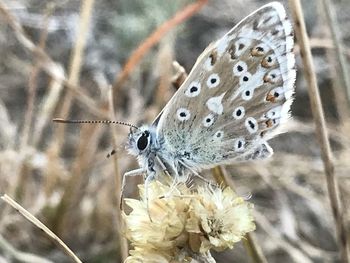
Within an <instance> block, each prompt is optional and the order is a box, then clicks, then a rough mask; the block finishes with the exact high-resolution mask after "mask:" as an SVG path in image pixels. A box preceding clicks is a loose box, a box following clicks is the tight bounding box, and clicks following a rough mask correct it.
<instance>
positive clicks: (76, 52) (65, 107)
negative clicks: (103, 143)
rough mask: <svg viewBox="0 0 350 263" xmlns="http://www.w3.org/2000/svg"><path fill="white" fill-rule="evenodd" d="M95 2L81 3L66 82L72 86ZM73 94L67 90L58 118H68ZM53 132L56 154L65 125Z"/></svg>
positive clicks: (77, 77) (61, 143)
mask: <svg viewBox="0 0 350 263" xmlns="http://www.w3.org/2000/svg"><path fill="white" fill-rule="evenodd" d="M94 3H95V0H86V1H81V10H80V19H79V30H78V35H77V39H76V41H75V45H74V49H73V54H72V57H71V62H70V68H69V77H68V81H69V82H70V83H72V84H73V85H78V84H79V77H80V71H81V67H82V61H83V52H84V49H85V45H86V40H87V33H88V30H89V25H90V19H91V16H92V11H93V7H94ZM73 99H74V96H73V93H72V91H71V90H67V93H66V95H65V97H64V98H63V100H62V101H63V103H62V108H61V110H60V113H59V116H60V118H64V119H66V118H67V117H68V114H69V111H70V108H71V106H72V103H73ZM56 127H57V130H56V131H55V137H56V142H57V143H58V148H57V150H58V154H59V153H60V152H61V148H62V145H63V140H64V133H65V125H58V126H56Z"/></svg>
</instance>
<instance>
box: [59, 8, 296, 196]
mask: <svg viewBox="0 0 350 263" xmlns="http://www.w3.org/2000/svg"><path fill="white" fill-rule="evenodd" d="M293 46H294V38H293V29H292V25H291V23H290V21H289V20H288V18H287V16H286V12H285V9H284V7H283V5H282V4H280V3H278V2H272V3H270V4H267V5H265V6H263V7H261V8H260V9H258V10H256V11H255V12H253V13H252V14H250V15H249V16H247V17H246V18H244V19H243V20H242V21H241V22H239V23H238V24H237V25H236V26H235V27H233V28H232V29H231V30H230V31H229V32H228V33H227V34H225V35H224V36H223V37H222V38H220V39H219V40H217V41H216V42H214V43H212V44H210V45H209V46H208V47H207V48H206V49H205V50H204V51H203V53H202V54H201V55H200V56H199V57H198V59H197V61H196V63H195V65H194V66H193V68H192V70H191V72H190V74H189V75H188V77H187V78H186V80H185V81H184V83H183V84H182V85H181V87H180V88H179V89H178V90H177V92H176V93H175V94H174V95H173V97H172V98H171V99H170V101H169V102H168V103H167V104H166V106H165V107H164V109H163V110H162V111H161V113H160V114H159V115H158V116H157V117H156V119H155V120H154V121H153V123H152V124H151V125H145V126H142V127H136V126H132V125H130V126H132V127H131V128H130V133H129V136H128V150H129V153H131V154H132V155H135V156H136V157H137V158H138V161H139V165H140V168H139V169H136V170H133V171H129V172H127V173H126V174H125V175H124V178H123V182H124V183H123V188H124V186H125V180H124V179H125V177H126V176H133V175H139V174H144V175H146V180H145V189H146V190H147V184H148V183H149V182H150V181H151V180H153V179H155V178H156V177H157V175H159V174H161V173H164V172H165V173H167V174H169V175H170V176H171V177H173V178H174V179H176V180H181V178H188V176H189V175H191V174H194V175H199V172H200V171H202V170H204V169H209V168H212V167H215V166H217V165H222V164H230V163H233V162H237V161H247V160H257V159H265V158H268V157H269V156H271V155H272V154H273V150H272V148H271V147H270V146H269V144H268V142H267V141H268V140H269V139H271V138H272V137H273V136H275V135H276V134H278V129H277V128H278V127H280V125H281V124H282V123H284V122H286V121H287V120H288V118H289V115H290V114H289V111H290V106H291V103H292V101H293V94H294V83H295V78H296V69H295V57H294V54H293ZM56 121H57V120H56ZM104 122H105V123H113V121H104ZM114 123H116V122H114Z"/></svg>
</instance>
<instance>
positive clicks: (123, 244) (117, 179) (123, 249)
mask: <svg viewBox="0 0 350 263" xmlns="http://www.w3.org/2000/svg"><path fill="white" fill-rule="evenodd" d="M108 104H109V112H110V119H111V120H115V119H116V118H115V111H114V104H113V96H112V87H110V90H109V91H108ZM110 129H111V133H112V143H113V148H114V149H117V147H118V143H117V141H118V140H117V131H116V129H115V125H110ZM118 155H119V153H118V152H117V151H116V152H115V153H114V155H113V156H112V158H113V165H114V186H113V189H114V193H115V199H116V203H117V206H116V207H117V220H116V229H117V231H118V234H119V245H120V255H121V262H124V261H125V259H126V258H127V256H128V250H129V249H128V242H127V240H126V238H125V237H124V236H123V233H122V229H124V222H123V220H122V217H121V213H120V211H119V209H120V207H121V205H120V204H119V202H122V200H120V196H121V194H120V191H121V173H120V169H119V163H118Z"/></svg>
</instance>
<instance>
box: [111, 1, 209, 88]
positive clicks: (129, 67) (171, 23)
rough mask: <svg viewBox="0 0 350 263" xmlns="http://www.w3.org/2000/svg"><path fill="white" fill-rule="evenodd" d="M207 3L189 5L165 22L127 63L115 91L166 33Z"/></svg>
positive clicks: (115, 83) (200, 2) (117, 79)
mask: <svg viewBox="0 0 350 263" xmlns="http://www.w3.org/2000/svg"><path fill="white" fill-rule="evenodd" d="M207 2H208V0H197V1H196V2H195V3H193V4H189V5H188V6H186V7H185V8H184V9H182V10H180V11H179V12H177V13H176V14H175V15H174V16H173V17H172V18H171V19H169V20H167V21H165V22H164V23H163V24H162V25H160V26H159V27H158V28H157V29H156V30H155V31H154V32H153V33H152V34H151V35H150V36H149V37H148V38H147V39H145V40H144V41H143V42H142V43H141V44H140V45H139V46H138V48H137V49H136V50H135V51H134V52H133V53H132V54H131V56H130V57H129V59H128V61H127V62H126V63H125V65H124V67H123V70H122V71H121V72H120V73H119V74H118V75H117V77H116V79H115V82H114V84H113V90H115V91H117V90H118V89H120V88H121V86H122V85H123V83H124V82H125V81H126V80H127V78H128V77H129V75H130V73H131V72H132V71H133V69H134V68H135V67H136V65H137V64H138V63H139V62H140V60H141V59H142V58H143V57H144V56H145V55H146V53H147V51H148V50H149V49H150V48H152V47H153V46H154V45H155V44H157V43H158V42H159V40H160V39H161V38H162V37H163V36H164V35H165V34H166V33H168V32H169V31H170V30H171V29H173V28H174V27H176V26H177V25H178V24H180V23H182V22H184V21H185V20H187V19H189V18H190V17H191V16H193V15H194V14H195V13H197V12H198V11H199V10H200V9H201V8H202V7H203V6H204V5H205V4H206V3H207Z"/></svg>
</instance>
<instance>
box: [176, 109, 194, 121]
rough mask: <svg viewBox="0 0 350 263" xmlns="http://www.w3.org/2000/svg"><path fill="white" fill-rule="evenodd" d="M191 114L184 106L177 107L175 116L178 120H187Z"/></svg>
mask: <svg viewBox="0 0 350 263" xmlns="http://www.w3.org/2000/svg"><path fill="white" fill-rule="evenodd" d="M190 116H191V113H190V111H189V110H188V109H186V108H179V109H178V110H177V111H176V117H177V118H178V120H179V121H187V120H188V119H189V118H190Z"/></svg>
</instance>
